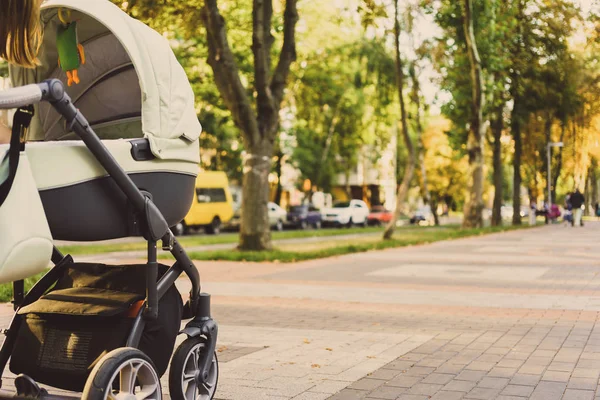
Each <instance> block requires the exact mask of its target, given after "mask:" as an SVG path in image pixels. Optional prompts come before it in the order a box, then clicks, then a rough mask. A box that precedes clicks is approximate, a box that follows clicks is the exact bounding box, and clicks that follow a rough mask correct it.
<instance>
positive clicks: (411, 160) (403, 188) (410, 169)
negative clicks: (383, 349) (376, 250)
mask: <svg viewBox="0 0 600 400" xmlns="http://www.w3.org/2000/svg"><path fill="white" fill-rule="evenodd" d="M394 43H395V48H396V60H395V61H396V62H395V64H396V86H397V90H398V99H399V101H400V116H401V122H402V137H403V139H404V144H405V145H406V149H407V150H408V157H407V159H406V168H405V169H404V176H403V177H402V183H401V184H400V186H399V187H398V194H397V196H396V210H395V212H394V215H393V217H392V220H391V221H390V222H389V223H388V225H387V227H386V228H385V232H384V233H383V238H384V239H391V237H392V235H393V234H394V229H396V223H397V221H398V218H399V217H400V214H401V213H402V210H403V208H404V201H405V199H406V195H407V194H408V189H409V186H410V182H411V181H412V178H413V174H414V172H415V149H414V146H413V144H412V141H411V140H410V135H409V133H408V118H407V116H406V105H405V104H404V94H403V90H404V71H403V70H402V59H401V57H400V21H399V20H398V0H394Z"/></svg>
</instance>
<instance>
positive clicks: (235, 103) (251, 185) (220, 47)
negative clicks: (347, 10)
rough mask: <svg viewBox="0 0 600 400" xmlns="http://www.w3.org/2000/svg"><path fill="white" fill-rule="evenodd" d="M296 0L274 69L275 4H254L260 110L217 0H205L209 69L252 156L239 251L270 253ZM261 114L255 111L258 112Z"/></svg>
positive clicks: (267, 0)
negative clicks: (274, 167) (272, 186)
mask: <svg viewBox="0 0 600 400" xmlns="http://www.w3.org/2000/svg"><path fill="white" fill-rule="evenodd" d="M296 2H297V0H286V2H285V10H284V13H283V29H282V32H283V42H282V45H281V52H280V53H279V60H278V61H277V65H276V67H275V68H274V69H273V65H272V60H271V51H272V46H273V44H274V42H275V38H274V37H273V35H272V34H271V31H272V20H273V2H272V0H253V2H252V53H253V56H254V92H255V93H256V96H255V98H253V100H254V101H255V102H256V104H255V108H253V107H252V105H251V100H250V99H251V97H250V96H248V93H249V92H250V91H249V90H248V88H246V87H244V85H243V84H242V81H241V79H240V74H239V68H238V65H237V62H236V60H235V57H234V55H233V52H232V51H231V47H230V45H229V42H228V39H227V29H226V24H225V19H224V18H223V16H222V15H221V13H220V11H219V7H218V5H217V0H204V6H203V7H202V10H201V20H202V23H203V25H204V27H205V28H206V42H207V47H208V59H207V61H208V64H209V65H210V67H211V69H212V70H213V74H214V79H215V84H216V86H217V89H218V90H219V93H220V95H221V98H222V99H223V102H224V103H225V105H226V106H227V109H228V110H229V111H230V112H231V115H232V118H233V121H234V122H235V124H236V126H237V127H238V128H239V129H240V131H241V132H242V138H243V141H244V146H245V148H246V151H248V152H249V153H248V156H247V158H246V160H245V161H244V184H243V192H242V193H243V199H242V222H241V227H240V244H239V248H240V249H243V250H265V249H270V248H271V232H270V227H269V223H268V211H267V203H268V200H269V180H268V178H269V172H270V171H271V157H272V155H273V143H274V141H275V138H276V137H277V134H278V126H279V110H280V109H281V103H282V101H283V97H284V90H285V87H286V83H287V78H288V76H289V72H290V66H291V64H292V63H293V62H294V61H295V60H296V23H297V22H298V10H297V8H296ZM255 109H256V111H255Z"/></svg>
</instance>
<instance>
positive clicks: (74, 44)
mask: <svg viewBox="0 0 600 400" xmlns="http://www.w3.org/2000/svg"><path fill="white" fill-rule="evenodd" d="M58 18H59V19H60V22H62V25H59V27H58V30H57V32H56V48H57V50H58V65H59V67H60V68H62V70H63V71H65V73H66V74H67V85H68V86H71V85H72V84H73V83H76V84H77V83H79V76H78V74H77V70H78V69H79V67H80V66H81V65H83V64H85V52H84V51H83V46H82V45H81V44H80V43H79V40H78V38H77V22H76V21H72V22H71V21H70V11H67V17H65V16H64V15H63V10H62V8H61V9H60V10H59V11H58Z"/></svg>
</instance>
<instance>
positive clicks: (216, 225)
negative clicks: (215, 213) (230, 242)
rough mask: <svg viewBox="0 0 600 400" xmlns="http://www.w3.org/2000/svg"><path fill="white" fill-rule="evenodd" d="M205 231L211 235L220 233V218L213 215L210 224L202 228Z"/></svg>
mask: <svg viewBox="0 0 600 400" xmlns="http://www.w3.org/2000/svg"><path fill="white" fill-rule="evenodd" d="M204 230H205V232H206V233H208V234H211V235H218V234H220V233H221V219H220V218H219V217H214V218H213V220H212V222H211V223H210V225H208V226H206V228H204Z"/></svg>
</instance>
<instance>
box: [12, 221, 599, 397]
mask: <svg viewBox="0 0 600 400" xmlns="http://www.w3.org/2000/svg"><path fill="white" fill-rule="evenodd" d="M599 237H600V224H598V223H592V222H589V223H587V224H586V226H585V227H584V228H577V229H576V228H571V227H566V226H563V225H552V226H545V227H541V228H536V229H530V230H522V231H514V232H506V233H501V234H494V235H486V236H480V237H476V238H468V239H461V240H454V241H447V242H438V243H434V244H431V245H424V246H414V247H409V248H401V249H391V250H386V251H380V252H369V253H361V254H353V255H348V256H342V257H337V258H330V259H324V260H314V261H309V262H303V263H296V264H280V263H263V264H251V263H232V262H198V263H197V266H198V268H199V270H200V273H201V277H202V281H203V290H205V291H208V292H210V293H211V294H212V295H213V316H214V318H215V319H216V320H217V321H218V322H219V324H220V331H219V334H220V338H219V357H220V360H221V364H220V365H221V375H220V384H219V391H218V393H217V397H216V398H217V399H221V400H225V399H231V400H234V399H240V400H242V399H243V400H252V399H260V400H262V399H281V400H284V399H295V400H325V399H331V400H340V399H402V400H421V399H423V400H425V399H434V400H454V399H498V400H516V399H521V400H522V399H534V400H554V399H557V400H558V399H565V400H569V399H571V400H573V399H589V400H600V393H598V380H599V377H600V329H599V328H600V325H599V323H598V316H599V313H600V296H599V294H598V289H599V288H600V247H599V246H598V238H599ZM132 261H133V260H132ZM178 286H179V287H180V290H181V291H182V293H185V292H186V291H187V290H188V283H187V281H186V280H184V279H181V280H180V281H179V282H178ZM5 314H6V311H5ZM2 321H6V318H3V319H2ZM5 323H6V322H5Z"/></svg>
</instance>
